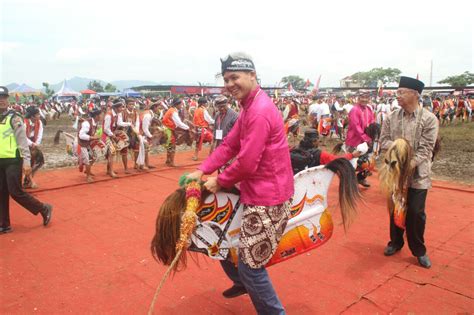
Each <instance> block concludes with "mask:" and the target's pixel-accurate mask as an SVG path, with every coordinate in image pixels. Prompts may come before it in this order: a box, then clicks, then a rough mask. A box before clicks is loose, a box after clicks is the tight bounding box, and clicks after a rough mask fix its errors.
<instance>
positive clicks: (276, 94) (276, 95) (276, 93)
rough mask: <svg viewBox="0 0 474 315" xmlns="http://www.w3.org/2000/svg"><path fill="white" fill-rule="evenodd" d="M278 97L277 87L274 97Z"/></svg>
mask: <svg viewBox="0 0 474 315" xmlns="http://www.w3.org/2000/svg"><path fill="white" fill-rule="evenodd" d="M277 98H278V89H276V90H275V99H277Z"/></svg>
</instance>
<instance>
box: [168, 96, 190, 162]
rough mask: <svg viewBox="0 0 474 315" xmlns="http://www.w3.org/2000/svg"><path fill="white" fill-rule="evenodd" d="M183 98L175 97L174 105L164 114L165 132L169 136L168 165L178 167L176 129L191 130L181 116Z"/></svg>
mask: <svg viewBox="0 0 474 315" xmlns="http://www.w3.org/2000/svg"><path fill="white" fill-rule="evenodd" d="M183 105H184V104H183V100H182V99H180V98H175V99H174V100H173V103H172V106H171V107H170V108H169V109H168V110H167V111H166V113H165V115H164V116H163V125H164V126H165V133H166V136H167V138H168V143H167V146H166V165H168V166H171V167H176V164H175V163H174V157H175V154H176V129H177V128H180V129H182V130H189V126H188V125H186V124H185V123H183V121H182V120H181V117H180V116H179V111H180V110H181V109H182V107H183Z"/></svg>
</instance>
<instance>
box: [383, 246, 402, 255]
mask: <svg viewBox="0 0 474 315" xmlns="http://www.w3.org/2000/svg"><path fill="white" fill-rule="evenodd" d="M400 249H401V247H394V246H392V245H387V247H385V249H384V250H383V254H384V255H385V256H392V255H393V254H395V253H396V252H398V251H399V250H400Z"/></svg>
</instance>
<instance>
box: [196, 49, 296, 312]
mask: <svg viewBox="0 0 474 315" xmlns="http://www.w3.org/2000/svg"><path fill="white" fill-rule="evenodd" d="M221 62H222V68H221V73H222V75H223V77H224V84H225V88H226V90H227V91H229V92H230V93H231V94H232V96H233V97H234V98H236V99H237V100H238V101H239V104H240V105H241V107H242V111H241V112H240V116H239V118H238V120H237V122H236V123H235V125H234V127H233V128H232V130H231V131H230V133H229V134H228V135H227V137H226V138H225V139H224V141H223V142H222V144H221V145H220V146H219V147H218V148H217V149H216V150H215V151H214V152H213V153H212V154H211V155H210V156H209V157H208V158H207V159H206V160H205V161H204V162H203V163H202V164H201V166H199V168H198V170H196V171H195V172H193V173H192V174H190V175H188V178H191V179H201V177H202V176H203V175H204V174H212V173H214V172H215V171H216V170H217V169H218V168H220V167H222V166H223V165H225V164H226V163H227V162H228V161H229V160H230V159H232V158H235V160H234V161H233V162H232V164H231V165H229V166H228V167H227V168H226V169H225V170H224V171H223V172H222V173H220V174H219V175H218V176H217V177H209V178H208V179H207V182H206V183H205V187H206V188H207V189H208V190H209V191H211V192H213V193H215V192H217V191H218V190H220V189H221V187H225V188H231V187H233V186H234V185H235V184H237V183H240V191H241V196H240V202H241V203H242V204H243V205H244V208H243V215H242V225H241V230H240V245H239V253H238V268H236V267H235V265H234V264H233V263H232V262H230V261H222V266H223V268H224V271H225V272H226V274H227V276H228V277H229V278H230V279H231V280H232V281H233V283H234V285H233V286H232V287H231V288H230V289H228V290H226V291H224V293H223V295H224V297H227V298H232V297H236V296H239V295H242V294H245V293H248V294H249V296H250V298H251V299H252V302H253V304H254V306H255V309H256V310H257V313H259V314H284V313H285V311H284V308H283V306H282V304H281V302H280V300H279V299H278V296H277V294H276V292H275V290H274V289H273V285H272V283H271V281H270V278H269V276H268V274H267V271H266V269H265V265H266V264H267V263H268V262H269V261H270V259H271V257H272V256H273V254H274V253H275V251H276V249H277V246H278V243H279V241H280V239H281V237H282V235H283V232H284V230H285V227H286V224H287V222H288V219H289V216H290V206H291V204H290V198H291V197H292V196H293V192H294V182H293V172H292V168H291V161H290V154H289V150H288V142H287V139H286V135H285V129H284V126H283V119H282V116H281V113H280V111H279V110H278V109H277V108H276V106H275V105H274V104H273V102H272V100H271V98H270V97H268V95H267V94H266V93H265V92H264V91H263V90H262V89H261V88H260V86H259V85H258V83H257V73H256V71H255V66H254V63H253V61H252V59H251V58H250V56H248V55H247V54H244V53H235V54H231V55H228V56H227V57H226V58H225V59H223V60H221Z"/></svg>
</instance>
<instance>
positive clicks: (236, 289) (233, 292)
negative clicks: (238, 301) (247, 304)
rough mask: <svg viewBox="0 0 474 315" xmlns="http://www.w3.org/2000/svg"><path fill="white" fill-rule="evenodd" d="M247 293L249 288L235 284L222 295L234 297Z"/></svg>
mask: <svg viewBox="0 0 474 315" xmlns="http://www.w3.org/2000/svg"><path fill="white" fill-rule="evenodd" d="M246 293H247V290H246V289H245V287H241V286H237V285H233V286H232V287H231V288H229V289H227V290H225V291H224V292H222V295H223V296H224V297H225V298H228V299H232V298H235V297H238V296H241V295H243V294H246Z"/></svg>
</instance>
